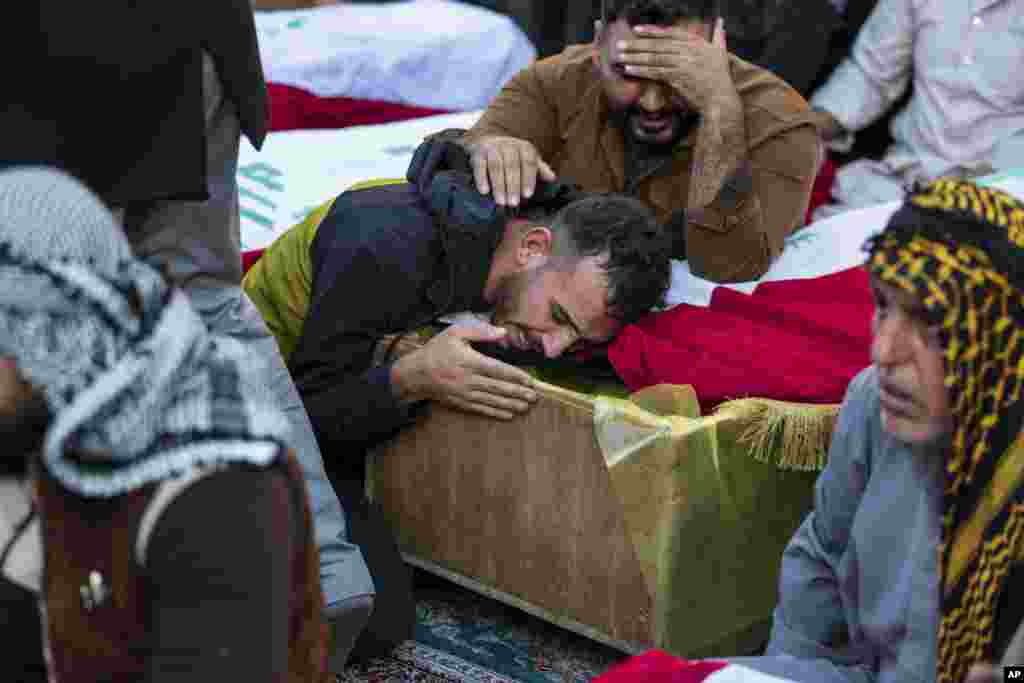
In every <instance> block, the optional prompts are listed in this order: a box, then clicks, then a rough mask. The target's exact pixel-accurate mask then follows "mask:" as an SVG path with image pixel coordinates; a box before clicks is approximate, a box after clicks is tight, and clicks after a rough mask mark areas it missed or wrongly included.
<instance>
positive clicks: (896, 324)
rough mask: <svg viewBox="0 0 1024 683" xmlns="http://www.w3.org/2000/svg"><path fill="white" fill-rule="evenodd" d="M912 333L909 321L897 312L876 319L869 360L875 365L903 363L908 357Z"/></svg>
mask: <svg viewBox="0 0 1024 683" xmlns="http://www.w3.org/2000/svg"><path fill="white" fill-rule="evenodd" d="M876 315H877V314H876ZM912 333H913V330H912V329H911V326H910V324H909V321H908V320H907V319H906V316H904V315H902V314H901V313H900V312H899V311H893V312H890V313H888V314H887V315H886V316H885V317H884V318H881V317H878V318H876V320H875V334H874V338H873V339H872V340H871V358H872V360H873V361H874V362H875V364H877V365H881V366H892V365H898V364H899V363H902V362H904V361H905V360H906V359H907V357H908V343H909V340H910V336H911V334H912Z"/></svg>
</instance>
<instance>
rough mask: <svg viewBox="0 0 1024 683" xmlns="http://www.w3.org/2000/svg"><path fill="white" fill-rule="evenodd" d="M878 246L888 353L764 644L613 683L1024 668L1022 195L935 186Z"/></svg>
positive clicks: (877, 336) (874, 248)
mask: <svg viewBox="0 0 1024 683" xmlns="http://www.w3.org/2000/svg"><path fill="white" fill-rule="evenodd" d="M868 250H869V253H870V257H869V260H868V265H867V267H868V270H869V272H870V274H871V279H872V287H873V289H874V292H875V298H876V313H875V320H874V341H873V343H872V349H871V351H872V358H873V364H872V365H871V366H870V367H869V368H867V369H866V370H864V371H863V372H861V373H860V374H859V375H858V376H857V377H855V378H854V379H853V381H852V382H851V383H850V387H849V390H848V392H847V395H846V399H845V401H844V402H843V406H842V409H841V411H840V414H839V419H838V422H837V424H836V428H835V433H834V435H833V437H832V443H831V447H830V450H829V461H828V465H827V466H826V468H825V470H824V471H823V472H822V474H821V476H820V477H819V478H818V482H817V487H816V492H815V504H814V510H813V511H812V512H811V513H810V515H808V517H807V519H806V520H805V521H804V523H803V524H802V525H801V527H800V528H799V529H798V531H797V533H796V535H795V536H794V537H793V539H792V541H790V543H789V546H788V547H787V548H786V551H785V553H784V555H783V559H782V572H781V580H780V591H779V592H780V597H779V604H778V607H777V609H776V612H775V623H774V626H773V630H772V636H771V640H770V642H769V644H768V648H767V653H766V656H763V657H741V658H734V659H731V660H729V661H713V660H706V661H699V662H685V661H679V660H674V659H673V658H671V657H667V656H666V655H664V653H658V652H652V653H648V654H647V655H644V656H643V657H638V658H636V659H635V660H631V661H630V662H628V663H627V664H625V665H623V666H622V667H621V668H619V669H616V670H613V671H611V672H609V673H608V674H606V675H605V676H603V677H601V678H600V679H598V681H599V683H615V682H616V681H620V680H621V681H627V680H630V681H632V680H647V681H649V682H651V683H654V682H655V681H672V682H673V683H697V682H698V681H702V682H704V683H715V682H717V681H721V682H722V683H725V682H727V681H732V682H737V681H745V682H747V683H755V682H756V683H782V682H783V681H796V682H799V683H896V682H900V683H903V682H908V683H909V682H922V683H923V682H925V681H938V682H939V683H963V682H965V681H968V682H969V683H994V682H995V681H1001V680H1003V678H1002V673H1001V672H999V671H998V670H997V669H996V668H994V666H993V665H994V664H996V663H1000V662H1001V663H1003V664H1013V665H1024V629H1022V628H1021V624H1022V617H1024V601H1022V600H1021V596H1022V595H1024V433H1022V426H1024V400H1022V396H1021V392H1022V391H1024V203H1022V202H1021V201H1019V200H1017V199H1015V198H1013V197H1011V196H1009V195H1007V194H1006V193H1004V192H1001V191H998V190H993V189H988V188H984V187H980V186H978V185H976V184H973V183H970V182H966V181H961V180H949V179H947V180H939V181H935V182H933V183H931V184H929V185H927V186H923V187H918V188H917V189H915V190H913V191H911V193H910V194H909V195H908V196H907V199H906V201H905V202H904V204H903V206H902V207H901V208H900V209H899V210H898V211H897V212H896V213H895V214H894V215H893V216H892V218H891V219H890V221H889V223H888V225H887V227H886V228H885V229H884V230H883V231H882V232H881V233H880V234H878V235H876V236H875V237H874V238H872V239H871V240H870V241H869V243H868ZM1011 585H1016V586H1017V588H1015V589H1013V590H1012V591H1011V590H1010V586H1011ZM1011 594H1012V595H1013V597H1011ZM1006 680H1009V679H1006Z"/></svg>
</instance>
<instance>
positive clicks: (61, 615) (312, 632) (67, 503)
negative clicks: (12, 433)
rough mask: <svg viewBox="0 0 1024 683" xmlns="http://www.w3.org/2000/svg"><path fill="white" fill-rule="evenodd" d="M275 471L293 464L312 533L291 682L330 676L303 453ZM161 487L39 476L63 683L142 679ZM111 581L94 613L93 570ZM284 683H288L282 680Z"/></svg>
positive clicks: (299, 550) (52, 644)
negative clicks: (128, 487) (98, 494)
mask: <svg viewBox="0 0 1024 683" xmlns="http://www.w3.org/2000/svg"><path fill="white" fill-rule="evenodd" d="M272 467H279V468H281V469H283V470H284V471H285V473H286V475H287V478H288V481H289V483H290V484H291V487H292V489H293V490H294V491H295V492H296V495H298V496H301V500H302V508H303V513H302V514H303V516H304V519H303V520H302V522H303V527H304V529H305V538H304V539H301V542H300V543H298V544H297V546H296V549H295V553H294V555H293V558H292V562H293V569H292V587H291V596H290V607H291V610H290V614H288V615H282V617H284V618H287V619H288V620H289V635H290V642H289V658H288V659H289V667H288V668H289V671H288V674H287V679H286V680H287V681H288V683H300V682H301V683H319V682H320V681H324V680H326V676H327V674H326V672H325V665H326V637H327V630H326V627H325V624H324V622H323V616H322V612H323V599H322V597H321V592H320V574H319V561H318V559H317V553H316V547H315V545H314V543H313V537H312V520H311V517H310V514H309V506H308V504H307V503H306V497H305V488H304V484H303V479H302V473H301V471H300V470H299V468H298V465H297V464H296V463H295V460H294V456H293V455H289V456H288V458H287V459H286V460H285V459H282V460H281V461H279V464H277V465H273V466H272ZM160 486H161V485H160V484H151V485H149V486H146V487H144V488H141V489H139V490H136V491H133V492H132V493H129V494H126V495H123V496H120V497H118V498H113V499H92V498H83V497H81V496H78V495H76V494H73V493H71V492H70V491H68V490H67V489H65V488H63V487H62V486H61V485H60V484H59V483H58V482H57V481H56V480H55V479H53V478H52V477H51V476H50V475H49V474H47V473H46V472H45V471H43V472H41V473H40V475H39V476H38V477H37V479H36V497H37V501H38V505H39V510H40V516H41V519H42V529H43V546H44V563H45V564H44V566H45V571H44V582H43V599H44V607H45V615H46V617H45V621H44V624H45V625H46V634H47V646H48V651H49V659H50V661H49V666H50V679H51V680H54V681H58V682H59V683H77V682H78V681H81V682H83V683H85V682H86V681H88V682H89V683H93V682H95V681H105V682H107V683H120V682H122V681H124V682H126V683H127V682H128V681H138V680H139V679H140V678H142V675H143V672H144V671H145V669H146V659H145V657H146V650H145V649H144V647H143V644H144V643H145V638H146V635H147V633H148V628H149V614H150V612H149V609H148V607H149V605H150V602H151V600H150V597H151V596H152V594H153V592H154V591H156V590H159V587H158V586H153V585H150V583H149V581H147V579H146V576H145V570H144V569H143V568H142V567H140V566H139V562H138V560H137V556H136V552H137V550H138V548H137V543H138V541H139V535H140V534H142V533H143V531H142V528H143V527H144V526H147V525H145V524H144V523H143V520H144V517H145V516H146V511H147V508H148V507H149V506H150V504H151V503H152V502H153V501H154V500H155V497H156V496H157V493H158V491H159V490H160ZM93 572H97V573H98V574H99V576H101V577H104V578H105V579H106V580H107V581H109V582H110V586H109V591H110V593H109V599H108V600H106V602H105V603H104V604H103V605H102V606H101V607H99V608H97V609H95V610H92V611H90V609H89V608H88V607H87V606H86V605H85V604H84V602H83V595H82V592H81V591H82V588H80V587H82V586H83V585H87V583H88V580H89V576H90V574H91V573H93ZM282 683H285V681H284V680H282Z"/></svg>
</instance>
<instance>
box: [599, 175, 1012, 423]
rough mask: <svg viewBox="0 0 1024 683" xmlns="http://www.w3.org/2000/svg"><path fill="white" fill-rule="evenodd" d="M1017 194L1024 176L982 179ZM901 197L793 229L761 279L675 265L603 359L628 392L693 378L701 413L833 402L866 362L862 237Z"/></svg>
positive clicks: (868, 305) (868, 304)
mask: <svg viewBox="0 0 1024 683" xmlns="http://www.w3.org/2000/svg"><path fill="white" fill-rule="evenodd" d="M984 182H987V183H990V184H992V185H996V186H998V187H1001V188H1002V189H1004V190H1007V191H1009V192H1013V193H1015V194H1018V195H1019V194H1024V192H1022V190H1024V177H1022V176H1021V174H1020V173H1008V174H1004V175H1002V176H998V177H994V178H991V179H989V180H987V181H984ZM898 206H899V202H889V203H886V204H881V205H878V206H874V207H870V208H866V209H859V210H856V211H851V212H849V213H846V214H842V215H839V216H835V217H833V218H830V219H827V220H824V221H819V222H817V223H814V224H812V225H810V226H807V227H805V228H803V229H801V230H798V231H797V232H796V233H794V234H793V235H792V236H791V237H790V238H789V240H788V241H787V245H786V248H785V250H784V251H783V254H782V256H780V257H779V259H778V261H777V262H776V263H775V264H774V265H773V266H772V268H771V269H770V270H769V271H768V273H767V274H765V276H764V277H763V278H761V279H760V280H757V281H754V282H746V283H741V284H736V285H715V284H714V283H711V282H709V281H707V280H703V279H701V278H698V277H696V276H694V275H693V274H692V273H691V272H690V270H689V267H688V266H687V265H686V264H685V263H675V264H673V273H672V289H671V291H670V292H669V295H668V301H669V304H670V308H668V310H665V311H661V312H658V313H653V314H651V315H648V316H647V317H646V318H644V319H643V320H641V321H640V322H639V323H637V324H635V325H629V326H627V327H626V328H625V329H624V330H623V332H622V334H620V335H619V337H618V338H617V339H616V340H615V341H614V342H613V343H612V345H611V346H610V347H609V350H608V357H609V359H610V361H611V363H612V365H613V366H614V367H615V370H616V372H617V373H618V375H619V376H620V377H621V378H622V380H623V381H624V382H625V383H626V385H627V386H628V387H629V388H630V389H631V390H633V391H636V390H639V389H642V388H643V387H646V386H650V385H653V384H691V385H693V387H694V389H695V390H696V392H697V396H698V397H699V398H700V401H701V406H702V408H703V409H704V410H707V409H708V408H711V407H714V406H715V405H717V404H719V403H721V402H723V401H726V400H731V399H738V398H746V397H758V398H768V399H777V400H783V401H794V402H802V403H838V402H840V401H842V398H843V395H844V393H845V392H846V387H847V385H848V384H849V382H850V380H851V379H852V378H853V376H854V375H856V374H857V372H859V371H860V370H861V369H863V368H864V367H866V366H867V365H869V364H870V363H871V357H870V344H871V317H872V315H873V314H874V305H873V302H872V296H871V290H870V286H869V280H868V276H867V273H866V272H865V271H864V269H863V268H862V267H861V266H862V265H863V263H864V261H865V260H866V257H867V254H866V253H865V252H864V251H863V244H864V242H865V240H866V239H867V238H868V237H869V236H871V235H873V234H875V233H877V232H879V231H880V230H881V229H882V228H884V227H885V224H886V222H887V221H888V220H889V217H890V216H891V215H892V214H893V212H895V210H896V209H897V208H898Z"/></svg>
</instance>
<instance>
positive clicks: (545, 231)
mask: <svg viewBox="0 0 1024 683" xmlns="http://www.w3.org/2000/svg"><path fill="white" fill-rule="evenodd" d="M553 247H554V235H552V234H551V230H550V229H549V228H548V227H547V226H544V225H534V226H532V227H530V228H529V229H528V230H527V231H526V232H525V233H523V236H522V237H521V238H520V239H519V245H518V247H517V248H516V264H517V265H518V266H519V267H520V268H523V269H524V270H528V269H531V268H539V267H540V266H543V265H544V264H546V263H547V262H548V259H550V258H551V251H552V248H553Z"/></svg>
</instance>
